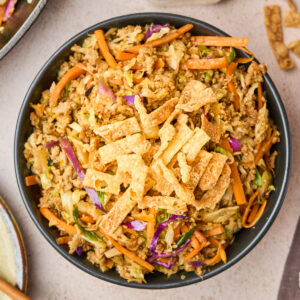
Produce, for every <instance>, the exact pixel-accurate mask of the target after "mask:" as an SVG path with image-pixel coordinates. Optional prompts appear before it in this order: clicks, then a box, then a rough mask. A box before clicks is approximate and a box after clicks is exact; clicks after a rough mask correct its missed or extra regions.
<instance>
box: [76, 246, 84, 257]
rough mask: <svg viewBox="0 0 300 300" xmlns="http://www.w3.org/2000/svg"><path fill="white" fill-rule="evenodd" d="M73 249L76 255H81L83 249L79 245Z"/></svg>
mask: <svg viewBox="0 0 300 300" xmlns="http://www.w3.org/2000/svg"><path fill="white" fill-rule="evenodd" d="M75 251H76V253H77V255H78V256H81V255H82V253H83V249H82V247H81V246H78V247H77V248H76V250H75Z"/></svg>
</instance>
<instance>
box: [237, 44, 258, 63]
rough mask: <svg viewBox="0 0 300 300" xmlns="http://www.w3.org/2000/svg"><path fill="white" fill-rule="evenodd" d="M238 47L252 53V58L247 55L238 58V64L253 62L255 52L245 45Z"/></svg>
mask: <svg viewBox="0 0 300 300" xmlns="http://www.w3.org/2000/svg"><path fill="white" fill-rule="evenodd" d="M236 48H237V49H239V50H242V51H244V52H246V53H248V54H250V55H251V57H250V58H245V57H239V58H236V59H235V60H234V61H235V62H236V63H238V64H247V63H249V62H251V61H252V60H253V59H254V54H253V53H252V52H251V51H249V50H248V49H246V48H244V47H236Z"/></svg>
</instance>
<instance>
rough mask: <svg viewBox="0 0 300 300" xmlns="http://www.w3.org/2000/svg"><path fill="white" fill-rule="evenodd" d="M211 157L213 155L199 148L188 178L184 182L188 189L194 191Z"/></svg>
mask: <svg viewBox="0 0 300 300" xmlns="http://www.w3.org/2000/svg"><path fill="white" fill-rule="evenodd" d="M212 157H213V155H212V154H211V153H209V152H207V151H204V150H201V151H200V152H199V154H198V156H197V157H196V160H195V164H194V165H193V168H192V170H191V174H190V180H189V181H188V182H187V183H186V187H187V188H188V189H189V190H192V191H194V189H195V188H196V186H197V185H198V183H199V180H200V178H201V177H202V175H203V173H204V171H205V169H206V167H207V165H208V163H209V161H210V160H211V158H212Z"/></svg>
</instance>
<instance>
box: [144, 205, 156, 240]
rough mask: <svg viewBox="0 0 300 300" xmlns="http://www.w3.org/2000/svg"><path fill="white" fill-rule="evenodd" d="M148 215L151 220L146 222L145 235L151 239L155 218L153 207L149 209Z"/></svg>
mask: <svg viewBox="0 0 300 300" xmlns="http://www.w3.org/2000/svg"><path fill="white" fill-rule="evenodd" d="M150 215H151V216H152V218H153V220H152V221H151V222H148V224H147V228H146V236H147V238H148V239H152V238H153V236H154V231H155V219H156V210H155V209H154V208H151V209H150Z"/></svg>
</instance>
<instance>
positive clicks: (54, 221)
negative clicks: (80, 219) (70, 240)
mask: <svg viewBox="0 0 300 300" xmlns="http://www.w3.org/2000/svg"><path fill="white" fill-rule="evenodd" d="M40 212H41V214H42V215H43V216H44V217H45V218H46V219H47V220H48V221H49V226H52V225H54V226H56V227H57V228H58V229H59V230H62V231H65V232H67V233H68V234H70V235H75V234H76V233H77V231H76V227H75V226H72V225H69V224H67V223H66V222H64V221H62V220H61V219H59V218H58V217H57V216H56V215H55V214H54V213H53V212H52V211H51V210H50V209H48V208H45V207H41V208H40Z"/></svg>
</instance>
